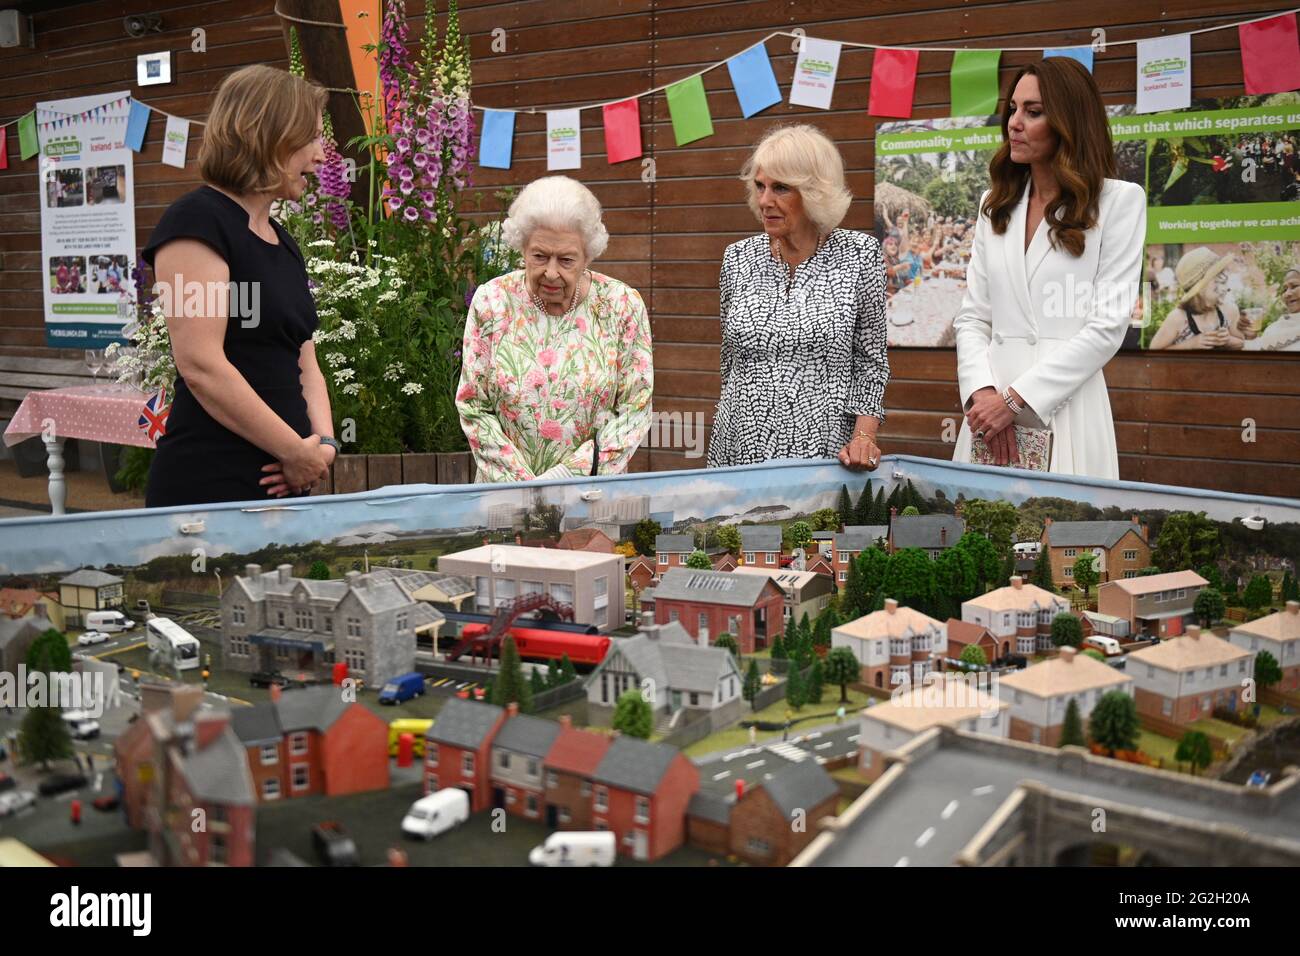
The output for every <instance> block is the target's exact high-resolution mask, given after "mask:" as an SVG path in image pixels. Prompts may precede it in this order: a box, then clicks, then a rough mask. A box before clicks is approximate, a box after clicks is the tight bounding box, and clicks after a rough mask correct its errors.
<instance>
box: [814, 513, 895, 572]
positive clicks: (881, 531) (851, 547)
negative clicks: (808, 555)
mask: <svg viewBox="0 0 1300 956" xmlns="http://www.w3.org/2000/svg"><path fill="white" fill-rule="evenodd" d="M888 538H889V525H887V524H879V525H876V524H851V525H845V526H844V530H843V531H841V532H839V533H838V534H836V535H835V536H834V537H833V538H831V562H830V564H831V571H832V573H833V575H834V579H835V584H836V585H837V586H843V584H844V582H845V581H847V580H848V579H849V565H850V564H852V563H853V559H854V558H856V557H857V556H858V555H860V554H861V553H862V552H863V551H866V550H867V549H868V548H874V547H877V544H876V542H878V541H881V540H888ZM808 570H809V571H813V570H817V569H815V568H813V567H812V563H811V562H809V565H808Z"/></svg>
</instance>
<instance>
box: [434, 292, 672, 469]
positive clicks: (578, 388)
mask: <svg viewBox="0 0 1300 956" xmlns="http://www.w3.org/2000/svg"><path fill="white" fill-rule="evenodd" d="M463 353H464V360H463V363H464V364H463V365H462V367H461V373H460V387H459V388H458V389H457V390H456V408H457V410H458V411H459V413H460V423H461V427H462V428H464V429H465V437H466V438H467V439H468V440H469V446H470V449H471V451H472V452H473V454H474V461H475V463H476V464H477V465H478V479H477V480H478V481H528V480H529V479H532V478H570V477H574V476H578V475H590V474H591V473H592V464H593V460H594V456H595V455H596V450H597V449H599V465H598V469H597V470H598V472H599V473H600V474H602V475H605V474H618V473H620V472H622V471H624V470H626V468H627V464H628V461H629V460H630V459H631V458H632V454H633V453H634V452H635V451H636V449H637V446H638V445H640V444H641V440H642V439H643V438H644V437H645V435H646V432H647V431H649V428H650V416H651V402H650V400H651V395H652V393H653V392H654V368H653V364H652V361H651V345H650V319H649V317H648V316H647V314H646V308H645V303H644V302H642V301H641V295H640V293H638V292H637V291H636V290H635V289H633V288H630V287H629V286H627V285H625V284H624V283H622V282H620V281H619V280H617V279H611V278H610V277H609V276H605V275H601V274H600V273H599V272H594V271H593V272H592V273H591V290H590V291H589V292H588V294H587V296H586V298H585V299H584V300H583V301H582V302H580V303H579V304H578V307H577V308H576V309H575V310H574V311H573V312H572V313H570V314H568V315H564V316H555V315H549V314H543V313H542V312H540V311H539V310H538V308H537V306H536V305H534V304H533V301H532V298H531V297H530V296H529V294H528V287H527V281H526V279H525V277H524V272H523V270H518V271H515V272H511V273H509V274H507V275H503V276H500V277H498V278H496V279H493V280H492V281H491V282H487V283H485V284H484V285H481V286H479V288H478V290H477V291H476V292H475V293H474V299H473V301H472V302H471V303H470V307H469V315H468V317H467V318H466V320H465V344H464V349H463Z"/></svg>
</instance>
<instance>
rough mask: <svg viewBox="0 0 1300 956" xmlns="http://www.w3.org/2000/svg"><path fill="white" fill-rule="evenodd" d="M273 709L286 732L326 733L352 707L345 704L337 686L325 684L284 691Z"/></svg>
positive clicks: (274, 703)
mask: <svg viewBox="0 0 1300 956" xmlns="http://www.w3.org/2000/svg"><path fill="white" fill-rule="evenodd" d="M272 706H273V707H274V708H275V713H276V717H277V718H279V721H280V727H281V728H283V729H284V730H285V731H293V730H320V731H325V730H329V728H330V727H331V726H333V724H334V721H336V720H338V719H339V718H340V717H341V716H343V712H344V711H346V710H347V709H348V708H349V707H351V706H352V705H351V704H349V703H347V702H345V701H344V700H343V695H342V694H341V693H339V689H338V688H337V687H335V686H334V685H333V684H322V685H321V686H319V687H304V688H302V689H301V690H287V691H284V692H283V693H282V694H280V699H279V700H278V701H275V702H273V704H272Z"/></svg>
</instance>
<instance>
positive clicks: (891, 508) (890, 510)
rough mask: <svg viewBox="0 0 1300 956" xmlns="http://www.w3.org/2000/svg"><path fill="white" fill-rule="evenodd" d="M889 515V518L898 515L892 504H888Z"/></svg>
mask: <svg viewBox="0 0 1300 956" xmlns="http://www.w3.org/2000/svg"><path fill="white" fill-rule="evenodd" d="M889 517H891V518H897V517H898V509H897V508H896V507H894V506H893V505H890V506H889Z"/></svg>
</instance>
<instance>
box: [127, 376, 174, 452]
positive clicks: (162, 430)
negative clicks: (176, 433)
mask: <svg viewBox="0 0 1300 956" xmlns="http://www.w3.org/2000/svg"><path fill="white" fill-rule="evenodd" d="M171 410H172V403H171V398H170V397H169V396H168V395H167V389H166V388H160V389H158V391H156V392H154V393H153V394H152V395H150V396H149V398H148V400H147V401H146V402H145V403H144V407H143V408H141V409H140V419H139V421H137V422H136V424H137V425H138V426H139V427H140V430H141V431H142V432H144V433H145V435H146V436H147V437H148V439H149V440H150V441H151V442H153V443H154V444H157V443H158V439H159V438H162V437H163V435H166V434H167V416H168V415H170V414H171Z"/></svg>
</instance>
